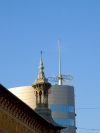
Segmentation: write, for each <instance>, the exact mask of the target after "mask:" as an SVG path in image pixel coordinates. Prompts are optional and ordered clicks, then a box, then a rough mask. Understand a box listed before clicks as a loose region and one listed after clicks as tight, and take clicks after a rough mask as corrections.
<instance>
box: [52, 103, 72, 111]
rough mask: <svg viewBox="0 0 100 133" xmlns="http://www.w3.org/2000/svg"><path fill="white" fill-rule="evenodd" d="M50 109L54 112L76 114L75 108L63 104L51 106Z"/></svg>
mask: <svg viewBox="0 0 100 133" xmlns="http://www.w3.org/2000/svg"><path fill="white" fill-rule="evenodd" d="M50 109H51V111H53V112H74V106H68V105H62V104H50Z"/></svg>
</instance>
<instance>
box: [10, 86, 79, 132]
mask: <svg viewBox="0 0 100 133" xmlns="http://www.w3.org/2000/svg"><path fill="white" fill-rule="evenodd" d="M9 91H11V92H12V93H14V94H15V95H16V96H17V97H19V98H20V99H21V100H22V101H24V102H25V103H26V104H28V105H29V106H30V107H31V108H32V109H35V107H36V99H35V92H34V89H33V87H32V86H22V87H16V88H11V89H9ZM48 103H49V108H50V109H51V110H52V117H53V119H54V120H55V121H56V122H57V123H58V124H60V125H63V126H67V128H66V129H64V130H62V133H63V132H64V133H76V129H75V126H76V125H75V101H74V87H73V86H67V85H52V87H51V88H50V91H49V96H48Z"/></svg>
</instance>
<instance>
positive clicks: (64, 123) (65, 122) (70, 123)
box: [53, 118, 74, 126]
mask: <svg viewBox="0 0 100 133" xmlns="http://www.w3.org/2000/svg"><path fill="white" fill-rule="evenodd" d="M53 119H54V121H55V122H57V123H58V124H59V125H62V126H74V120H73V119H66V118H53Z"/></svg>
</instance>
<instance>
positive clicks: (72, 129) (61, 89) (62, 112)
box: [49, 85, 76, 133]
mask: <svg viewBox="0 0 100 133" xmlns="http://www.w3.org/2000/svg"><path fill="white" fill-rule="evenodd" d="M49 108H50V109H51V111H52V117H53V119H54V120H55V122H57V123H58V124H60V125H63V126H67V128H66V129H64V130H62V131H61V132H63V133H76V125H75V101H74V87H73V86H68V85H52V87H51V88H50V91H49Z"/></svg>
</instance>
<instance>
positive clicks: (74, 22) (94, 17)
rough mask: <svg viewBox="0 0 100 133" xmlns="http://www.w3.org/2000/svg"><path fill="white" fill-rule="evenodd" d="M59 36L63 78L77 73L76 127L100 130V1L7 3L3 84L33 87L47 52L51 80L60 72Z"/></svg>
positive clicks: (1, 22) (3, 9)
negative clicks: (65, 75)
mask: <svg viewBox="0 0 100 133" xmlns="http://www.w3.org/2000/svg"><path fill="white" fill-rule="evenodd" d="M59 38H60V40H61V62H62V74H67V73H69V72H71V73H73V74H74V87H75V103H76V114H77V117H76V126H77V127H79V128H87V129H100V128H99V127H100V122H99V120H100V103H99V101H100V85H99V83H100V81H99V80H100V59H99V58H100V0H48V1H47V0H42V1H40V0H29V1H28V0H16V1H15V0H9V1H8V0H1V1H0V61H1V63H0V83H2V84H3V85H4V86H5V87H7V88H12V87H16V86H24V85H31V84H32V83H33V82H34V80H35V78H36V77H37V73H38V65H39V61H40V51H41V50H42V51H43V63H44V67H45V69H44V71H45V75H46V77H50V76H52V75H53V74H58V51H57V50H58V44H57V43H58V39H59ZM79 108H99V109H79ZM79 128H78V129H77V133H80V132H81V133H91V132H94V131H93V130H85V129H79ZM99 132H100V130H95V133H99Z"/></svg>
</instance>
